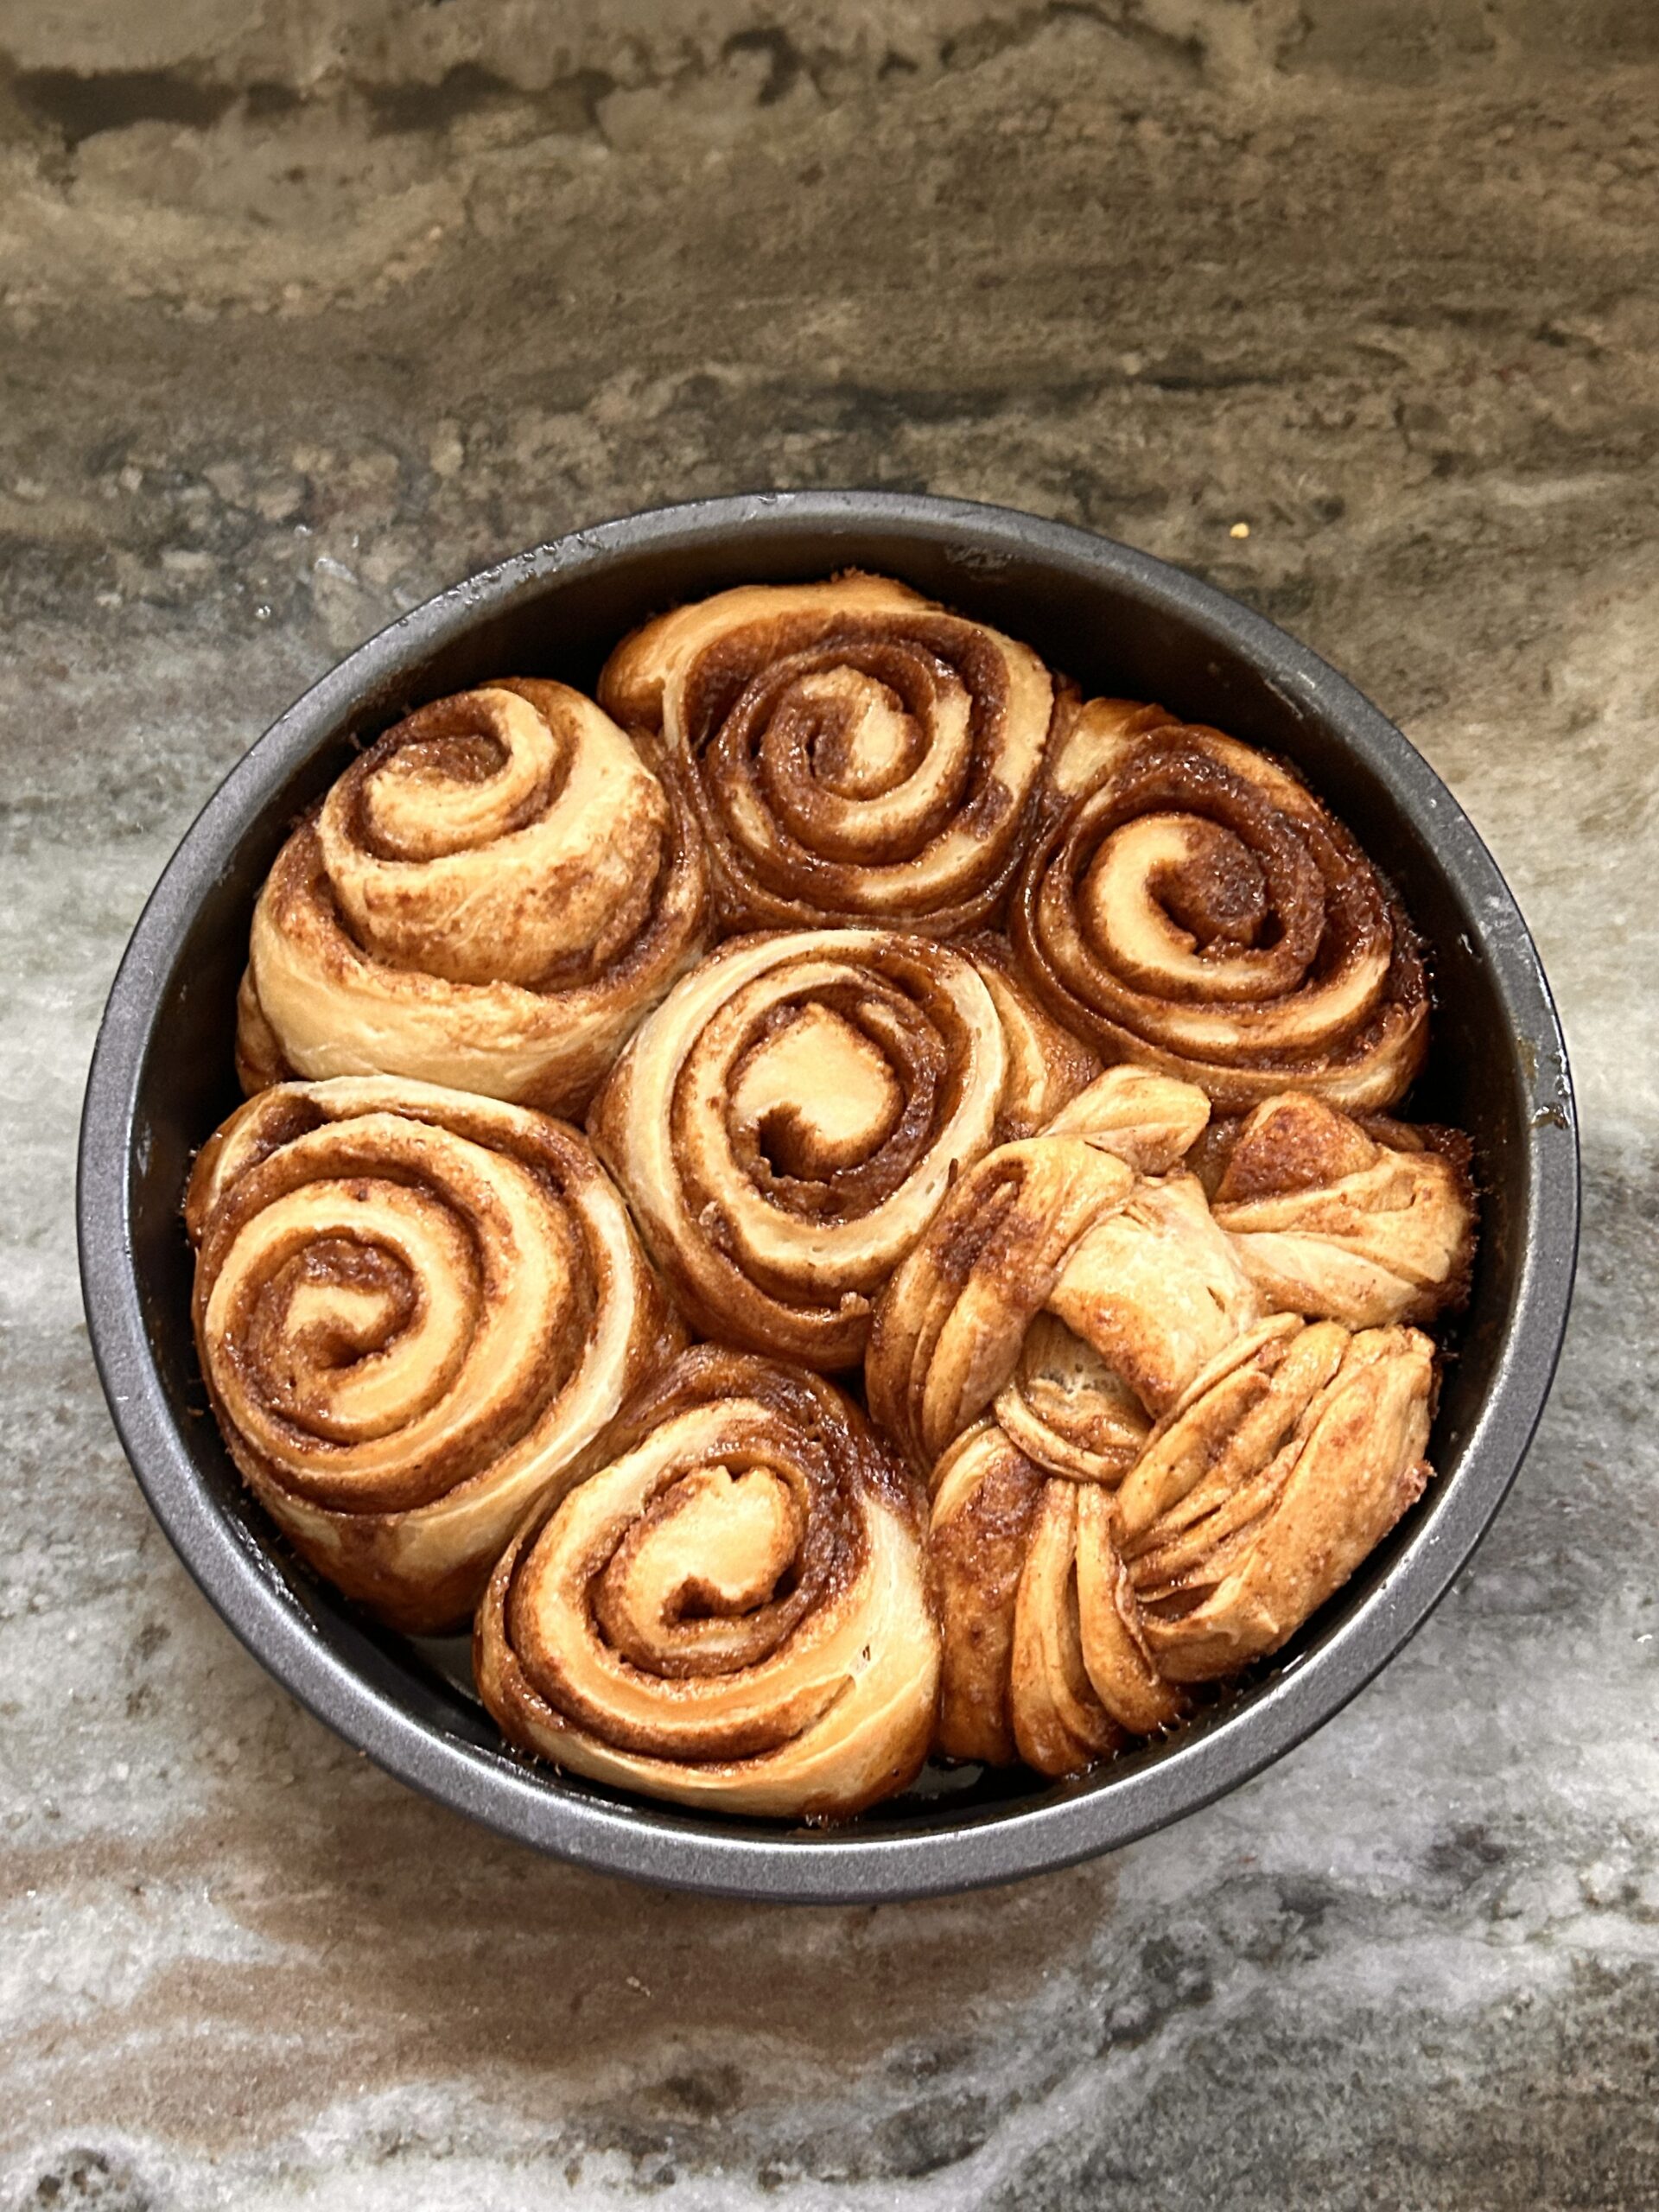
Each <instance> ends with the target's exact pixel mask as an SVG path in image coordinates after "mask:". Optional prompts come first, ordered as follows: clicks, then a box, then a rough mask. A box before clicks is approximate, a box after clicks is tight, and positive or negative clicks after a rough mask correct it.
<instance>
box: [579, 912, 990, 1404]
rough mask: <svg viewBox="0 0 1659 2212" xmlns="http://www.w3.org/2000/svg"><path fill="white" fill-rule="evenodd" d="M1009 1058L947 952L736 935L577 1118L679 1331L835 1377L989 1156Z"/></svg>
mask: <svg viewBox="0 0 1659 2212" xmlns="http://www.w3.org/2000/svg"><path fill="white" fill-rule="evenodd" d="M1007 1060H1008V1053H1007V1045H1006V1043H1005V1040H1004V1035H1003V1030H1002V1026H1001V1021H1000V1020H999V1019H998V1016H997V1012H996V1007H995V1004H994V1002H993V1001H992V999H991V995H990V993H989V992H988V989H987V988H986V986H985V983H984V982H983V980H982V978H981V976H979V975H978V973H977V972H976V969H974V968H973V966H972V965H971V963H969V961H967V960H966V959H964V958H963V957H962V955H961V954H959V953H957V952H955V951H953V950H950V948H949V947H948V946H945V945H941V944H936V943H934V942H933V941H932V940H931V939H929V938H918V937H899V936H894V935H892V934H890V933H888V932H887V931H882V930H805V931H785V932H783V933H780V934H778V935H760V936H755V937H747V938H734V939H733V940H732V941H731V942H729V943H728V944H723V945H721V948H720V949H719V950H718V951H717V952H715V953H714V954H712V955H711V956H710V957H709V958H708V959H707V960H705V961H704V962H703V963H702V966H701V967H700V968H699V969H697V970H696V973H695V974H694V975H691V976H687V977H686V978H685V979H684V981H683V982H681V983H679V984H678V985H677V986H676V988H675V989H674V990H673V991H672V992H671V995H669V997H668V998H667V999H666V1000H665V1001H664V1003H663V1005H662V1006H660V1007H658V1009H657V1011H656V1013H655V1014H652V1016H651V1018H650V1019H649V1020H647V1021H646V1022H645V1025H644V1026H643V1027H642V1028H641V1029H640V1030H639V1033H638V1034H637V1035H636V1036H635V1037H634V1038H633V1039H632V1041H631V1042H630V1044H629V1046H628V1047H627V1049H626V1052H624V1053H623V1055H622V1058H621V1059H620V1061H619V1062H618V1064H617V1066H616V1068H615V1070H614V1071H613V1073H612V1075H611V1076H610V1077H608V1078H607V1082H606V1084H605V1086H604V1088H603V1089H602V1090H601V1092H600V1094H599V1096H598V1097H597V1098H596V1099H595V1101H594V1107H593V1110H592V1112H591V1114H590V1116H589V1117H588V1126H589V1129H590V1131H591V1133H592V1135H593V1138H594V1143H595V1145H596V1146H597V1147H598V1149H599V1151H600V1153H601V1155H602V1156H603V1158H604V1159H605V1160H607V1162H608V1163H609V1164H610V1166H611V1169H612V1172H613V1174H614V1175H615V1177H616V1179H617V1180H618V1182H619V1183H620V1185H622V1188H623V1189H624V1190H625V1191H626V1193H627V1196H628V1199H629V1202H630V1204H631V1205H632V1208H633V1211H634V1217H635V1218H636V1220H637V1221H638V1222H639V1227H640V1231H641V1234H642V1235H643V1236H644V1237H645V1243H646V1246H647V1248H648V1249H650V1251H651V1252H652V1255H653V1256H654V1258H655V1259H656V1261H657V1262H658V1265H659V1267H661V1268H662V1270H663V1272H664V1275H665V1276H666V1277H667V1279H668V1281H669V1284H670V1286H671V1288H672V1290H673V1293H674V1295H675V1296H676V1298H677V1300H678V1301H679V1303H680V1305H681V1306H682V1307H683V1310H684V1311H685V1313H686V1314H687V1315H688V1316H689V1317H690V1319H691V1321H692V1322H693V1324H694V1325H695V1326H696V1328H697V1329H698V1330H699V1331H700V1332H702V1333H704V1334H706V1335H708V1336H711V1337H716V1338H721V1340H723V1341H725V1342H727V1343H731V1344H743V1345H747V1347H749V1348H750V1349H751V1350H754V1351H772V1352H777V1353H779V1354H781V1355H784V1356H785V1357H790V1358H792V1359H798V1360H800V1361H801V1362H803V1363H804V1364H805V1365H807V1366H809V1367H816V1368H819V1369H823V1370H834V1369H836V1368H843V1367H850V1366H854V1365H855V1364H856V1363H857V1362H858V1361H859V1359H860V1358H861V1357H862V1355H863V1351H864V1344H865V1339H866V1337H867V1335H868V1328H869V1315H870V1306H871V1301H872V1300H873V1299H874V1296H875V1294H876V1293H877V1292H878V1291H879V1290H880V1287H881V1286H882V1284H883V1283H884V1282H885V1281H887V1277H888V1276H889V1275H890V1274H892V1272H893V1268H895V1267H896V1266H897V1265H898V1263H899V1261H900V1260H901V1259H902V1258H903V1257H904V1255H905V1254H906V1252H907V1251H908V1250H909V1249H910V1248H911V1246H912V1244H913V1243H915V1241H916V1239H917V1238H918V1236H920V1235H921V1233H922V1231H923V1230H924V1229H925V1227H926V1225H927V1223H928V1222H929V1220H930V1219H931V1217H932V1215H933V1213H934V1211H935V1210H936V1208H937V1207H938V1204H939V1202H940V1200H941V1199H942V1198H944V1194H945V1192H946V1190H947V1189H948V1188H949V1187H950V1179H951V1177H952V1176H953V1175H954V1174H955V1173H957V1171H958V1170H960V1169H961V1168H962V1167H963V1166H966V1165H967V1164H968V1163H969V1162H970V1161H972V1160H977V1159H978V1158H979V1157H980V1155H981V1154H982V1153H984V1152H985V1151H986V1150H987V1149H988V1147H989V1145H990V1143H991V1141H992V1137H993V1134H994V1130H995V1124H996V1121H997V1117H998V1116H999V1114H1000V1113H1001V1110H1002V1101H1003V1093H1004V1086H1005V1082H1006V1077H1007Z"/></svg>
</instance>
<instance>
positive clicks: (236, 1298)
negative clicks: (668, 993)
mask: <svg viewBox="0 0 1659 2212" xmlns="http://www.w3.org/2000/svg"><path fill="white" fill-rule="evenodd" d="M186 1222H187V1226H188V1230H189V1232H190V1236H191V1239H192V1241H193V1243H194V1244H195V1246H196V1248H197V1249H196V1273H195V1297H194V1320H195V1331H196V1341H197V1344H198V1348H199V1350H200V1358H201V1369H202V1373H203V1375H204V1376H206V1378H207V1388H208V1392H209V1395H210V1396H211V1398H212V1401H213V1409H214V1411H215V1413H216V1414H218V1416H219V1426H220V1427H221V1429H222V1430H223V1432H224V1435H225V1440H226V1444H227V1445H228V1446H229V1448H230V1451H231V1454H232V1458H233V1459H235V1461H236V1464H237V1465H238V1467H239V1468H240V1469H241V1471H242V1473H243V1474H244V1476H245V1478H246V1479H247V1481H248V1483H249V1484H250V1485H251V1488H252V1490H253V1491H254V1492H255V1494H256V1496H257V1497H258V1498H259V1500H260V1502H261V1503H263V1504H264V1506H265V1507H266V1509H267V1510H269V1512H270V1515H271V1516H272V1518H273V1519H274V1520H275V1521H276V1522H277V1523H278V1525H279V1526H280V1527H281V1528H283V1529H284V1530H285V1531H286V1532H287V1534H288V1535H289V1537H290V1538H291V1539H292V1540H293V1541H294V1543H295V1545H296V1547H297V1548H298V1549H299V1550H300V1551H301V1552H302V1554H304V1556H305V1557H306V1558H307V1559H308V1560H310V1561H311V1562H312V1563H313V1564H314V1565H315V1567H317V1568H318V1569H319V1571H320V1572H321V1573H323V1574H325V1575H327V1577H328V1579H329V1580H331V1581H333V1582H334V1583H336V1584H337V1585H338V1586H339V1587H340V1589H341V1590H343V1591H344V1592H346V1595H347V1596H348V1597H352V1598H356V1599H361V1600H362V1601H363V1602H364V1603H365V1604H366V1605H371V1606H372V1608H373V1609H374V1610H375V1611H377V1612H378V1613H379V1614H380V1615H381V1617H382V1618H385V1620H387V1621H389V1622H391V1623H392V1624H395V1625H397V1626H398V1627H402V1628H405V1629H409V1630H414V1631H416V1632H424V1631H429V1630H439V1629H442V1628H445V1627H448V1626H449V1625H450V1624H453V1623H454V1622H456V1621H459V1620H461V1619H462V1618H465V1616H466V1615H467V1613H468V1612H469V1611H470V1610H471V1609H472V1607H473V1605H474V1604H475V1602H476V1601H477V1599H478V1596H479V1593H480V1591H481V1590H482V1588H483V1586H484V1584H485V1582H486V1580H487V1579H488V1576H489V1572H490V1569H491V1567H492V1566H493V1564H494V1561H495V1560H496V1559H497V1557H498V1556H499V1553H500V1551H501V1548H502V1546H503V1545H504V1544H505V1541H506V1540H507V1537H508V1535H510V1534H511V1532H512V1529H513V1527H514V1525H515V1523H516V1522H518V1520H519V1519H520V1518H521V1517H522V1516H523V1515H524V1513H525V1512H527V1511H528V1510H529V1509H530V1508H531V1506H532V1505H533V1504H535V1503H537V1500H540V1499H543V1498H546V1497H552V1496H558V1495H560V1494H562V1493H563V1491H565V1490H566V1489H568V1488H569V1485H570V1484H572V1483H573V1482H575V1481H576V1480H577V1479H578V1478H580V1477H581V1476H582V1474H583V1473H584V1472H585V1471H587V1469H588V1466H589V1465H592V1464H593V1459H594V1454H595V1452H598V1451H599V1450H600V1449H601V1446H602V1444H603V1440H604V1437H605V1433H606V1430H607V1427H608V1426H609V1424H610V1423H611V1421H613V1419H614V1417H615V1415H616V1414H617V1412H618V1411H619V1409H620V1407H621V1405H622V1402H623V1400H624V1399H625V1398H626V1396H627V1395H629V1393H630V1392H631V1391H632V1390H633V1389H635V1388H636V1387H637V1386H638V1385H639V1383H641V1382H643V1381H644V1380H645V1378H646V1377H647V1376H650V1375H652V1373H654V1372H655V1371H656V1370H657V1369H658V1368H659V1367H661V1366H662V1365H663V1364H664V1363H666V1362H667V1361H668V1360H669V1359H671V1357H673V1355H674V1354H675V1352H676V1351H678V1350H679V1348H680V1346H681V1345H682V1344H683V1343H684V1341H685V1338H684V1332H683V1330H682V1329H681V1328H680V1326H679V1325H678V1323H677V1321H676V1320H675V1319H673V1318H672V1316H671V1312H670V1309H669V1307H668V1305H667V1301H666V1300H665V1299H664V1295H663V1293H662V1290H661V1288H660V1287H659V1285H658V1282H657V1281H656V1279H655V1277H654V1276H653V1275H652V1271H651V1268H650V1267H649V1265H648V1263H647V1262H646V1260H645V1255H644V1254H643V1253H642V1252H641V1250H640V1249H639V1243H638V1241H637V1239H636V1238H635V1236H634V1233H633V1230H632V1227H631V1225H630V1224H629V1220H628V1216H627V1212H626V1208H625V1207H624V1205H623V1204H622V1200H621V1198H620V1196H619V1194H618V1192H616V1190H615V1189H614V1188H613V1185H612V1184H611V1183H610V1181H609V1179H607V1176H606V1174H605V1173H604V1171H603V1169H602V1168H601V1166H600V1165H599V1163H598V1161H597V1160H595V1159H594V1156H593V1154H592V1153H591V1152H590V1151H589V1149H588V1146H587V1144H586V1143H585V1142H584V1141H583V1140H582V1137H581V1136H580V1135H578V1133H577V1132H576V1131H575V1130H574V1129H572V1128H567V1127H565V1126H564V1125H563V1123H561V1122H553V1121H550V1120H549V1119H547V1118H546V1117H545V1116H543V1115H540V1114H536V1113H531V1112H529V1111H527V1110H525V1109H522V1108H519V1107H514V1106H508V1105H504V1104H501V1103H498V1102H497V1101H495V1100H493V1099H486V1098H480V1097H477V1096H471V1095H469V1094H467V1093H465V1092H462V1091H456V1090H440V1089H438V1088H437V1087H436V1086H435V1085H433V1084H420V1083H410V1082H399V1081H397V1080H394V1079H391V1078H388V1077H359V1078H353V1077H345V1078H340V1079H337V1080H335V1081H333V1082H329V1083H319V1084H280V1085H278V1086H277V1087H276V1088H274V1089H272V1090H265V1091H263V1092H261V1093H260V1095H259V1096H257V1098H254V1099H252V1100H251V1101H250V1102H249V1103H247V1104H246V1105H245V1106H244V1107H242V1108H241V1109H239V1110H238V1112H237V1113H236V1114H234V1115H232V1117H231V1119H230V1120H229V1121H228V1122H226V1123H225V1125H224V1127H223V1128H221V1129H220V1130H219V1132H218V1134H217V1135H215V1136H214V1137H213V1139H212V1140H211V1141H210V1142H209V1143H208V1144H207V1147H205V1148H204V1149H203V1151H202V1153H201V1155H200V1159H199V1160H197V1163H196V1166H195V1170H194V1174H193V1176H192V1178H191V1183H190V1190H189V1196H188V1205H187V1211H186Z"/></svg>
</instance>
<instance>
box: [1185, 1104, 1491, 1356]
mask: <svg viewBox="0 0 1659 2212" xmlns="http://www.w3.org/2000/svg"><path fill="white" fill-rule="evenodd" d="M1427 1135H1428V1136H1431V1137H1436V1138H1439V1139H1440V1141H1441V1142H1443V1143H1448V1144H1449V1145H1450V1148H1449V1149H1447V1150H1433V1149H1431V1148H1430V1146H1429V1144H1428V1143H1427V1141H1425V1133H1423V1132H1421V1131H1418V1130H1415V1129H1412V1128H1408V1127H1407V1126H1406V1125H1405V1124H1404V1123H1402V1122H1372V1123H1371V1124H1370V1128H1361V1127H1360V1126H1359V1125H1358V1124H1357V1122H1353V1121H1351V1120H1350V1118H1349V1117H1348V1116H1347V1115H1346V1114H1344V1113H1341V1112H1339V1111H1338V1109H1336V1108H1335V1107H1332V1106H1328V1105H1326V1104H1325V1103H1324V1102H1323V1101H1322V1100H1320V1099H1318V1098H1309V1097H1307V1096H1305V1095H1303V1094H1301V1093H1298V1092H1293V1093H1290V1094H1288V1095H1287V1096H1284V1097H1281V1098H1274V1099H1269V1100H1268V1101H1267V1102H1266V1103H1264V1104H1262V1105H1261V1106H1258V1107H1257V1108H1256V1109H1255V1112H1254V1113H1253V1114H1252V1115H1250V1116H1249V1119H1248V1120H1247V1121H1246V1122H1244V1123H1243V1127H1242V1128H1241V1129H1240V1130H1239V1131H1238V1133H1237V1135H1236V1138H1235V1139H1234V1141H1233V1142H1232V1146H1231V1149H1230V1154H1229V1157H1228V1159H1227V1162H1226V1166H1225V1168H1224V1171H1223V1173H1222V1175H1221V1179H1220V1181H1219V1182H1218V1184H1217V1187H1216V1191H1215V1194H1214V1197H1213V1199H1212V1201H1211V1204H1212V1210H1213V1211H1214V1214H1215V1218H1216V1220H1217V1223H1218V1224H1220V1226H1221V1227H1222V1228H1223V1229H1224V1230H1226V1231H1227V1232H1228V1234H1229V1235H1230V1236H1231V1237H1232V1238H1233V1239H1234V1241H1235V1243H1236V1245H1237V1248H1238V1255H1239V1257H1240V1259H1241V1260H1243V1262H1244V1268H1245V1272H1246V1273H1247V1274H1249V1277H1250V1279H1251V1281H1253V1282H1254V1283H1255V1286H1256V1287H1257V1288H1258V1289H1259V1290H1260V1291H1261V1293H1262V1298H1263V1300H1264V1301H1265V1302H1266V1304H1267V1306H1268V1307H1269V1309H1271V1310H1273V1311H1275V1312H1286V1313H1300V1314H1302V1315H1304V1316H1305V1317H1306V1318H1308V1319H1316V1318H1319V1317H1321V1316H1323V1317H1325V1318H1327V1319H1332V1320H1336V1321H1345V1322H1346V1323H1347V1324H1348V1325H1349V1327H1350V1328H1355V1329H1358V1328H1376V1327H1379V1326H1382V1325H1384V1324H1386V1323H1388V1322H1391V1321H1419V1322H1423V1321H1430V1320H1433V1318H1434V1317H1435V1315H1436V1314H1438V1313H1443V1312H1444V1311H1445V1310H1446V1308H1447V1307H1448V1306H1455V1305H1457V1304H1459V1302H1460V1301H1461V1300H1463V1298H1464V1297H1465V1295H1466V1294H1467V1290H1468V1285H1469V1274H1470V1270H1471V1266H1472V1264H1473V1261H1474V1251H1475V1208H1474V1198H1473V1193H1472V1191H1471V1185H1470V1181H1469V1175H1468V1168H1467V1144H1466V1141H1462V1142H1459V1141H1457V1140H1456V1136H1455V1133H1454V1132H1451V1131H1441V1130H1434V1131H1429V1132H1427Z"/></svg>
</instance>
